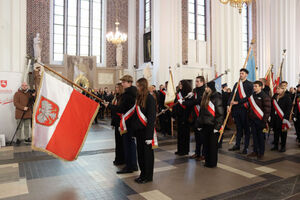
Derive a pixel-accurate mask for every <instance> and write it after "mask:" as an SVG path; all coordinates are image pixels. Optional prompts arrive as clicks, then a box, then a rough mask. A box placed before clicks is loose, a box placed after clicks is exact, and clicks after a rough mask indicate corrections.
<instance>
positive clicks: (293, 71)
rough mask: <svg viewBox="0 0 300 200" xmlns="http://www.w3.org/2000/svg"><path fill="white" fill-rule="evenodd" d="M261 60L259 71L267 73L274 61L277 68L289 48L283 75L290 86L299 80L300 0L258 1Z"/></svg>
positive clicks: (258, 57) (258, 36) (259, 57)
mask: <svg viewBox="0 0 300 200" xmlns="http://www.w3.org/2000/svg"><path fill="white" fill-rule="evenodd" d="M256 4H257V5H256V7H257V30H258V32H257V60H258V66H259V75H260V76H264V75H265V73H266V71H267V69H268V67H269V66H270V64H274V71H275V72H276V71H277V69H278V67H279V66H280V63H281V59H282V50H283V49H287V52H286V60H285V63H284V65H283V79H284V80H286V81H288V82H289V85H290V86H295V85H296V84H297V83H298V80H299V75H300V48H299V47H300V38H299V36H300V12H299V10H300V1H299V0H288V1H287V0H286V1H282V0H264V1H256Z"/></svg>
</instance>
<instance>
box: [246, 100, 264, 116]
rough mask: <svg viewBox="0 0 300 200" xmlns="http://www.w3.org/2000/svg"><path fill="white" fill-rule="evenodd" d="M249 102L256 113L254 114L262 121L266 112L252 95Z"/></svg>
mask: <svg viewBox="0 0 300 200" xmlns="http://www.w3.org/2000/svg"><path fill="white" fill-rule="evenodd" d="M248 99H249V102H250V106H251V108H252V110H253V111H254V113H255V114H256V116H257V117H258V118H259V119H260V120H262V119H263V116H264V112H263V111H262V110H261V109H260V107H259V106H258V105H257V104H256V102H255V100H254V98H253V95H251V96H250V97H249V98H248Z"/></svg>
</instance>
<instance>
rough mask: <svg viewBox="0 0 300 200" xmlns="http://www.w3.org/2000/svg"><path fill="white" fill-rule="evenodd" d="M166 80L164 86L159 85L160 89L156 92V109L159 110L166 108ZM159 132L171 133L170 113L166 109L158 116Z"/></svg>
mask: <svg viewBox="0 0 300 200" xmlns="http://www.w3.org/2000/svg"><path fill="white" fill-rule="evenodd" d="M167 86H168V82H166V83H165V86H163V85H161V86H160V90H159V91H158V92H157V94H158V95H157V102H158V111H159V112H161V111H163V110H164V109H166V106H165V99H166V93H167V90H166V89H167ZM159 124H160V132H161V133H162V134H163V135H164V136H165V135H167V134H168V135H171V113H170V111H166V112H165V113H164V114H162V115H160V116H159Z"/></svg>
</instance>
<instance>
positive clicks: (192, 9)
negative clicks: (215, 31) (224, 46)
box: [188, 0, 206, 41]
mask: <svg viewBox="0 0 300 200" xmlns="http://www.w3.org/2000/svg"><path fill="white" fill-rule="evenodd" d="M188 22H189V26H188V27H189V39H191V40H201V41H206V0H189V2H188Z"/></svg>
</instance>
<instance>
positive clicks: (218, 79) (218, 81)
mask: <svg viewBox="0 0 300 200" xmlns="http://www.w3.org/2000/svg"><path fill="white" fill-rule="evenodd" d="M215 78H216V80H215V87H216V90H217V92H219V93H221V94H222V76H220V77H218V73H217V72H215Z"/></svg>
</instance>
